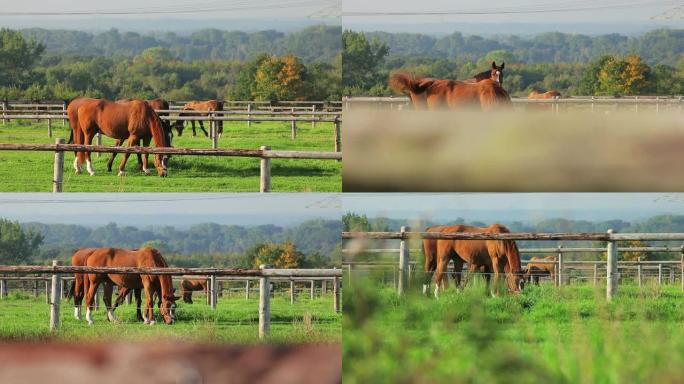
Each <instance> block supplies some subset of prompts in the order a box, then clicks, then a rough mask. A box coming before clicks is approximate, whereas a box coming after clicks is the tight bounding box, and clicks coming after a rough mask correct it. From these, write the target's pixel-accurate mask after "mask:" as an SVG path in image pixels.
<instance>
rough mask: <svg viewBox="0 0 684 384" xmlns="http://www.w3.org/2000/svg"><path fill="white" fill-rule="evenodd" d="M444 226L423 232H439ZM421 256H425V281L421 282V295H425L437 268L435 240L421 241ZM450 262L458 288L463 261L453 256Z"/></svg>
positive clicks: (429, 228) (434, 226) (433, 227)
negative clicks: (452, 265)
mask: <svg viewBox="0 0 684 384" xmlns="http://www.w3.org/2000/svg"><path fill="white" fill-rule="evenodd" d="M444 228H448V226H446V225H433V226H431V227H428V228H426V229H425V232H441V231H442V230H443V229H444ZM423 255H424V256H425V266H424V272H425V275H424V276H425V280H424V282H423V294H424V295H426V294H427V291H428V288H429V286H430V280H431V279H432V275H433V274H434V273H435V269H436V268H437V239H423ZM451 260H452V261H453V262H454V272H453V277H454V282H455V284H456V285H457V286H458V285H460V284H461V274H462V271H463V260H461V258H459V257H458V256H456V255H453V257H452V258H451Z"/></svg>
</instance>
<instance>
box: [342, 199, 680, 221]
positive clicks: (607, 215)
mask: <svg viewBox="0 0 684 384" xmlns="http://www.w3.org/2000/svg"><path fill="white" fill-rule="evenodd" d="M342 205H343V211H344V212H354V213H357V214H366V215H367V216H368V217H389V218H396V219H423V220H440V221H444V220H455V219H457V218H463V219H465V220H467V221H474V220H478V221H485V222H487V221H499V222H511V221H522V222H526V223H534V222H536V221H539V220H543V219H550V218H566V219H572V220H590V221H602V220H613V219H622V220H625V221H632V220H639V219H646V218H649V217H651V216H655V215H660V214H678V215H684V193H669V194H663V193H444V194H442V193H408V194H407V193H394V194H387V193H378V194H374V193H371V194H367V193H360V194H349V193H348V194H344V195H343V198H342Z"/></svg>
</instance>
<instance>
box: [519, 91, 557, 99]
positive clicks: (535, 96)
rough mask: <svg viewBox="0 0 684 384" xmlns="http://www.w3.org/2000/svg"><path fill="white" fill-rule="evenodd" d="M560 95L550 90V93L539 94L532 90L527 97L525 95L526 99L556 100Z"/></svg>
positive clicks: (539, 92)
mask: <svg viewBox="0 0 684 384" xmlns="http://www.w3.org/2000/svg"><path fill="white" fill-rule="evenodd" d="M560 97H561V94H560V92H558V91H555V90H551V91H546V92H541V91H537V90H534V91H532V92H530V94H529V95H527V98H528V99H556V98H560Z"/></svg>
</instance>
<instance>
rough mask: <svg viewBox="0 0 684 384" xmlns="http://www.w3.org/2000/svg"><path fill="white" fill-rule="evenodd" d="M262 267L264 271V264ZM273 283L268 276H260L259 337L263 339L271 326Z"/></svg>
mask: <svg viewBox="0 0 684 384" xmlns="http://www.w3.org/2000/svg"><path fill="white" fill-rule="evenodd" d="M260 269H261V270H262V271H263V270H264V266H263V265H262V266H261V267H260ZM270 291H271V283H270V282H269V278H268V276H263V275H262V276H261V277H259V338H260V339H263V338H265V337H266V336H268V330H269V328H270V326H271V324H270V322H271V295H270Z"/></svg>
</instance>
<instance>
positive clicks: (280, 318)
mask: <svg viewBox="0 0 684 384" xmlns="http://www.w3.org/2000/svg"><path fill="white" fill-rule="evenodd" d="M256 296H257V295H256V294H254V295H253V296H252V299H250V300H247V299H245V298H244V297H242V298H237V297H233V298H227V297H223V298H219V301H218V303H217V310H216V311H212V310H211V308H210V307H209V306H208V305H206V301H205V297H203V296H201V295H200V296H197V297H196V298H194V304H185V303H183V302H182V300H179V301H178V309H177V313H176V323H175V324H173V325H166V324H164V323H163V321H161V317H160V316H159V311H158V309H156V308H155V313H156V314H157V317H158V318H157V320H158V323H157V324H155V325H153V326H149V325H145V324H143V323H142V322H137V321H136V317H135V301H133V304H131V305H126V304H124V305H122V306H121V307H119V308H118V309H117V310H116V314H117V316H118V317H119V319H121V320H122V322H121V323H119V324H116V323H110V322H108V321H107V320H106V311H105V310H104V305H101V306H100V310H98V311H95V312H94V317H93V320H94V322H95V324H94V325H93V326H92V327H90V326H88V325H87V323H86V322H85V320H83V321H80V322H79V321H77V320H76V319H75V318H74V316H73V313H74V307H73V304H72V303H71V302H67V301H62V305H61V313H60V322H61V326H60V330H59V331H58V332H57V333H56V334H55V335H51V334H50V332H49V329H48V321H49V314H50V309H49V306H48V305H47V304H46V303H45V298H44V296H40V297H38V298H34V297H33V295H28V294H26V293H22V292H15V293H12V292H10V295H9V297H8V298H7V299H3V300H0V340H5V341H8V340H36V339H38V340H42V339H50V340H53V341H70V342H71V341H100V342H101V341H105V340H109V339H112V340H127V341H149V340H160V339H163V340H175V339H178V340H184V341H193V342H202V343H247V344H249V343H257V342H260V341H259V339H258V324H259V316H258V313H259V312H258V307H259V300H258V298H257V297H256ZM332 299H333V297H332V294H328V295H326V296H324V297H317V298H315V299H313V300H311V299H310V298H309V297H308V296H307V295H303V294H302V295H299V296H298V297H297V301H295V304H294V305H290V301H289V296H288V297H287V298H285V297H283V294H282V293H280V292H279V293H276V297H275V298H272V299H271V330H270V335H269V337H268V339H267V340H266V341H267V342H273V343H318V342H338V343H339V342H341V340H342V326H341V318H342V316H341V314H339V313H335V312H334V311H333V304H332ZM143 304H144V299H143ZM83 315H84V316H85V310H84V311H83Z"/></svg>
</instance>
